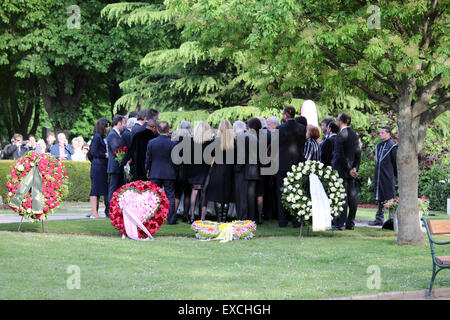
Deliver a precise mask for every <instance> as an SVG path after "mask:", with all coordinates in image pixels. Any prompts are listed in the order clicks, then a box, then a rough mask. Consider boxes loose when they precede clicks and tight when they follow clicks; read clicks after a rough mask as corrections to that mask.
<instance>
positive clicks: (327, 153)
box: [320, 135, 337, 166]
mask: <svg viewBox="0 0 450 320" xmlns="http://www.w3.org/2000/svg"><path fill="white" fill-rule="evenodd" d="M336 137H337V135H333V136H331V137H328V138H326V139H325V140H324V141H323V142H322V143H321V144H320V161H322V163H323V164H324V165H326V166H331V162H332V161H333V153H334V144H335V143H336Z"/></svg>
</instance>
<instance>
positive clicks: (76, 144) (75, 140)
mask: <svg viewBox="0 0 450 320" xmlns="http://www.w3.org/2000/svg"><path fill="white" fill-rule="evenodd" d="M81 146H82V144H81V141H80V139H79V138H78V137H76V138H73V139H72V148H73V150H75V149H79V148H81Z"/></svg>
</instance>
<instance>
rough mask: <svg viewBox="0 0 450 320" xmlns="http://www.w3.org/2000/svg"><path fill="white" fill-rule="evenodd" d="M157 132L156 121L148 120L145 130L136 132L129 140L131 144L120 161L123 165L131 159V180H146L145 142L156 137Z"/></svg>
mask: <svg viewBox="0 0 450 320" xmlns="http://www.w3.org/2000/svg"><path fill="white" fill-rule="evenodd" d="M157 136H158V133H157V131H156V121H155V120H151V119H150V120H149V121H147V125H146V128H145V130H143V131H140V132H138V133H136V134H135V135H134V137H133V139H132V140H131V146H130V148H129V149H128V150H127V153H126V155H125V157H124V159H123V161H122V165H125V164H126V163H127V162H128V161H129V160H130V159H131V164H132V166H131V168H132V171H131V173H132V175H133V181H138V180H142V181H146V180H147V173H146V172H145V156H146V153H147V144H148V142H149V141H150V140H152V139H153V138H156V137H157Z"/></svg>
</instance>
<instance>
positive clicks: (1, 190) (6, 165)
mask: <svg viewBox="0 0 450 320" xmlns="http://www.w3.org/2000/svg"><path fill="white" fill-rule="evenodd" d="M14 162H15V161H13V160H1V161H0V195H1V196H2V199H3V201H6V193H7V190H6V176H7V175H8V173H9V171H10V170H11V167H12V166H13V164H14ZM64 168H65V169H66V170H67V175H68V177H69V192H68V195H67V197H66V198H65V199H64V201H89V193H90V191H91V179H90V171H91V163H90V162H88V161H86V162H81V161H64Z"/></svg>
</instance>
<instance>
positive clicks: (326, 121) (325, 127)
mask: <svg viewBox="0 0 450 320" xmlns="http://www.w3.org/2000/svg"><path fill="white" fill-rule="evenodd" d="M331 121H333V119H331V118H324V119H323V120H322V122H321V123H320V128H321V129H322V132H323V134H324V135H327V134H329V133H328V124H329V123H330V122H331Z"/></svg>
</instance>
